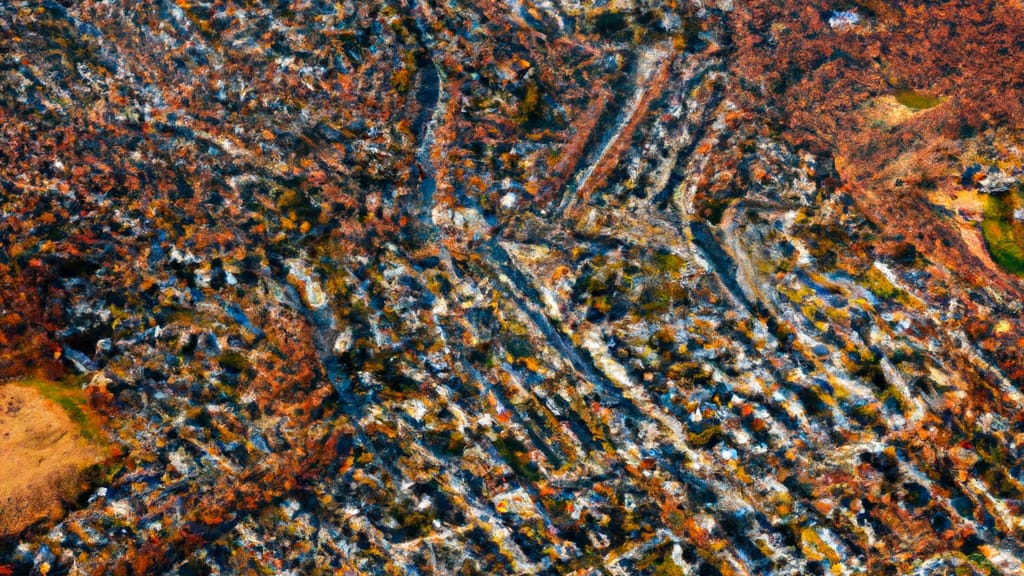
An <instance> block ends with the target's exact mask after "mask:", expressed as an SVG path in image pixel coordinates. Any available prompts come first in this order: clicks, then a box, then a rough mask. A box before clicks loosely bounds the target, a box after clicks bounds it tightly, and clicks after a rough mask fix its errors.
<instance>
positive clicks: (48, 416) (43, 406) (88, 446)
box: [0, 385, 102, 536]
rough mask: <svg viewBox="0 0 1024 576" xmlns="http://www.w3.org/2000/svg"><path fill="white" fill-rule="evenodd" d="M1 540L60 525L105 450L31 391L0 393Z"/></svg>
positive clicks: (17, 388)
mask: <svg viewBox="0 0 1024 576" xmlns="http://www.w3.org/2000/svg"><path fill="white" fill-rule="evenodd" d="M0 454H3V477H2V478H0V535H2V536H9V535H12V534H18V533H19V532H21V531H22V530H24V529H26V528H28V527H30V526H31V525H33V524H35V523H37V522H46V521H47V520H51V521H52V520H58V519H60V517H61V516H62V511H61V508H62V507H63V506H64V505H65V504H66V503H69V502H74V501H75V500H76V499H77V497H78V495H79V494H80V493H81V491H82V488H83V486H82V481H83V480H84V474H83V473H84V472H85V470H86V469H87V468H89V467H90V466H93V465H95V464H98V463H99V462H100V461H101V460H102V450H101V449H100V448H99V447H97V446H96V445H95V444H94V443H92V442H90V441H88V440H86V439H85V438H83V437H82V435H81V433H80V431H79V429H78V427H77V426H76V425H75V424H74V423H73V422H72V421H71V419H70V418H69V417H68V416H67V415H66V414H65V413H64V411H63V410H61V409H60V407H58V406H57V405H56V404H54V403H53V402H50V401H47V400H46V398H45V397H43V396H42V395H41V394H40V393H39V392H38V391H36V390H35V389H34V388H31V387H28V386H16V385H7V386H3V387H0Z"/></svg>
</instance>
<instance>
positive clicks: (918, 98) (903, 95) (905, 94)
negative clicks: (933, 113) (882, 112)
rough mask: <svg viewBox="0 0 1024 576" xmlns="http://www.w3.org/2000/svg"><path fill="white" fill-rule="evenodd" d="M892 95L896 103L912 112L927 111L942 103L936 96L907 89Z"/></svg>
mask: <svg viewBox="0 0 1024 576" xmlns="http://www.w3.org/2000/svg"><path fill="white" fill-rule="evenodd" d="M893 95H894V96H895V97H896V101H897V102H899V103H900V104H903V105H904V106H906V107H907V108H913V109H914V110H927V109H929V108H934V107H936V106H938V105H939V104H941V103H942V98H939V97H938V96H929V95H928V94H922V93H920V92H917V91H915V90H911V89H909V88H901V89H899V90H897V91H896V92H895V93H894V94H893Z"/></svg>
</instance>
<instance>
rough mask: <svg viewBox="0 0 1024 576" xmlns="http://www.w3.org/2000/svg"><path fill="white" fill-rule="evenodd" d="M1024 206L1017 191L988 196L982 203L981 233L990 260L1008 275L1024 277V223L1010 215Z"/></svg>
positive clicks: (1022, 199) (1023, 200)
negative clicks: (1010, 273) (990, 256)
mask: <svg viewBox="0 0 1024 576" xmlns="http://www.w3.org/2000/svg"><path fill="white" fill-rule="evenodd" d="M1022 207H1024V198H1022V197H1021V191H1020V189H1019V188H1018V189H1017V190H1016V191H1014V192H1010V193H1008V194H1001V195H989V197H988V198H987V199H986V200H985V211H984V219H983V220H982V222H981V231H982V234H983V236H984V237H985V245H986V246H987V247H988V251H989V254H991V255H992V260H994V261H995V263H996V264H998V265H999V266H1000V267H1002V268H1003V269H1004V270H1007V271H1008V272H1012V273H1014V274H1017V275H1019V276H1024V222H1022V221H1020V220H1015V219H1014V217H1013V213H1014V211H1016V210H1019V209H1021V208H1022Z"/></svg>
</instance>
